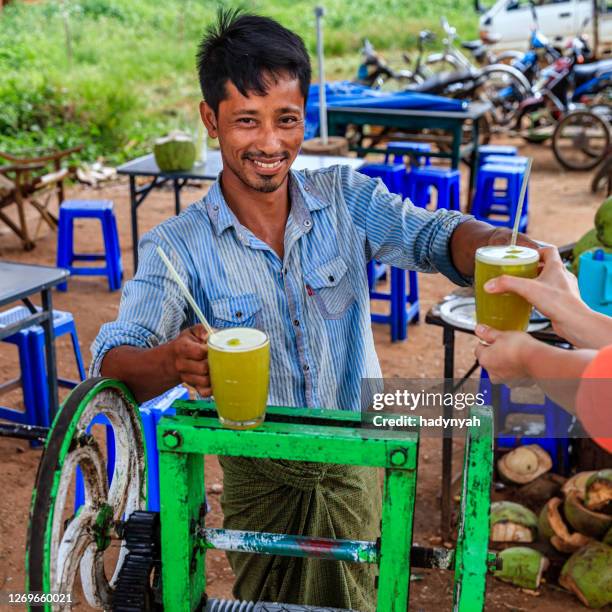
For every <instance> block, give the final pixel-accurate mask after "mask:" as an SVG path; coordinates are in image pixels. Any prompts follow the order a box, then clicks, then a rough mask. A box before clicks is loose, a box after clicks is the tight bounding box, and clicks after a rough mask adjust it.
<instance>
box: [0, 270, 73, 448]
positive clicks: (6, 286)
mask: <svg viewBox="0 0 612 612" xmlns="http://www.w3.org/2000/svg"><path fill="white" fill-rule="evenodd" d="M68 276H70V273H69V272H68V270H64V269H62V268H50V267H47V266H34V265H27V264H20V263H12V262H8V261H0V308H2V307H3V306H6V305H8V304H11V303H12V302H17V301H19V300H21V301H22V302H23V303H24V304H25V305H26V307H27V308H28V310H29V311H30V313H31V314H30V315H29V316H28V317H26V318H25V319H22V320H21V321H17V322H16V323H13V324H12V325H7V326H6V327H4V328H2V329H0V340H2V339H3V338H6V337H8V336H12V335H13V334H15V333H17V332H19V331H21V330H22V329H26V328H27V327H30V326H31V325H41V326H42V328H43V330H44V333H45V353H46V361H47V384H48V390H49V410H50V415H49V416H50V419H51V420H53V417H54V416H55V414H56V413H57V410H58V407H59V400H58V395H57V366H56V359H55V343H54V339H55V338H54V336H55V335H54V331H53V306H52V301H51V289H52V288H53V287H55V286H56V285H59V284H60V283H63V282H64V281H65V280H66V278H68ZM36 293H40V295H41V305H42V310H41V311H40V312H39V311H38V310H37V309H36V307H35V306H34V304H32V302H31V301H30V297H31V296H32V295H34V294H36ZM34 429H39V428H31V427H27V426H22V425H20V426H17V425H6V424H2V425H0V435H11V436H16V437H26V438H30V437H38V436H37V435H30V434H28V432H30V433H32V431H33V430H34ZM22 430H23V431H22ZM31 430H32V431H31ZM34 433H36V432H34Z"/></svg>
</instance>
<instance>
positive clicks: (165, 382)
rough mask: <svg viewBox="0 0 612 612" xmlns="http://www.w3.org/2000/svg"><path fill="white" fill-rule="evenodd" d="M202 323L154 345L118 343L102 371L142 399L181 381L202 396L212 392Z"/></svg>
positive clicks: (145, 399)
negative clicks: (139, 346) (143, 346)
mask: <svg viewBox="0 0 612 612" xmlns="http://www.w3.org/2000/svg"><path fill="white" fill-rule="evenodd" d="M206 339H207V336H206V332H205V331H204V328H203V326H202V325H194V326H193V327H190V328H189V329H186V330H184V331H183V332H181V334H180V335H179V336H178V337H177V338H175V339H174V340H171V341H170V342H167V343H165V344H162V345H160V346H156V347H154V348H137V347H133V346H117V347H115V348H113V349H111V350H110V351H108V353H107V354H106V355H105V356H104V360H103V361H102V367H101V370H100V371H101V374H102V375H103V376H108V377H110V378H115V379H117V380H121V381H122V382H124V383H125V384H126V385H127V386H128V387H129V388H130V389H131V391H132V393H134V396H135V397H136V400H137V401H138V402H145V401H147V400H149V399H151V398H153V397H156V396H157V395H160V394H161V393H163V392H164V391H166V390H167V389H170V388H171V387H174V386H176V385H178V384H179V383H181V382H182V383H185V384H188V385H190V386H192V387H194V388H195V389H196V391H197V392H198V393H199V394H200V395H201V396H202V397H209V396H210V395H211V392H212V391H211V388H210V378H209V375H208V347H207V346H206Z"/></svg>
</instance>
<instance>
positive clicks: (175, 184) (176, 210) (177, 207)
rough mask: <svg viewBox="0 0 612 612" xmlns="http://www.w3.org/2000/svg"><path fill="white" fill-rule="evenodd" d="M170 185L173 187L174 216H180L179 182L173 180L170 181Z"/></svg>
mask: <svg viewBox="0 0 612 612" xmlns="http://www.w3.org/2000/svg"><path fill="white" fill-rule="evenodd" d="M184 184H185V183H183V185H184ZM172 185H173V187H174V214H175V215H180V214H181V187H182V186H183V185H181V182H180V181H179V180H178V179H174V180H173V181H172Z"/></svg>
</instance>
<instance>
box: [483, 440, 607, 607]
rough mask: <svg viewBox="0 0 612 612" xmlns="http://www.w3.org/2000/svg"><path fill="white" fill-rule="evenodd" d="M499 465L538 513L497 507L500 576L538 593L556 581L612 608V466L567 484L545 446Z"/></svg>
mask: <svg viewBox="0 0 612 612" xmlns="http://www.w3.org/2000/svg"><path fill="white" fill-rule="evenodd" d="M497 468H498V472H499V475H500V477H501V478H502V480H504V481H505V482H506V483H509V484H511V485H515V486H512V487H509V488H508V490H509V491H514V493H515V496H516V498H518V499H521V500H527V503H528V505H530V506H531V509H530V508H529V507H527V505H524V504H522V503H517V502H516V501H496V502H493V504H491V519H490V520H491V543H492V546H493V547H494V548H496V549H502V550H501V552H499V556H500V557H501V559H502V568H501V569H499V570H497V571H495V573H494V575H495V576H496V577H497V578H499V579H500V580H503V581H505V582H510V583H512V584H514V585H516V586H519V587H521V588H524V589H531V590H535V589H538V588H539V586H540V584H541V582H542V581H543V580H546V581H548V582H554V581H556V582H558V583H559V584H560V585H561V586H562V587H563V588H565V589H567V590H568V591H571V592H572V593H574V594H575V595H576V596H577V597H578V599H579V600H580V601H581V602H582V603H583V604H584V605H585V606H587V607H589V608H602V607H604V606H606V605H610V604H612V469H603V470H599V471H590V472H580V473H578V474H576V475H574V476H572V477H571V478H569V479H565V478H563V477H561V476H558V475H557V474H552V473H550V470H551V468H552V461H551V458H550V456H549V455H548V453H547V452H546V451H545V450H544V449H542V448H541V447H540V446H539V445H537V444H532V445H527V446H521V447H517V448H516V449H514V450H512V451H510V452H509V453H507V454H505V455H504V456H503V457H502V458H501V459H500V460H499V461H498V463H497ZM516 485H518V487H517V486H516ZM510 496H512V495H510ZM534 509H535V510H536V511H535V512H534ZM537 510H539V512H538V511H537Z"/></svg>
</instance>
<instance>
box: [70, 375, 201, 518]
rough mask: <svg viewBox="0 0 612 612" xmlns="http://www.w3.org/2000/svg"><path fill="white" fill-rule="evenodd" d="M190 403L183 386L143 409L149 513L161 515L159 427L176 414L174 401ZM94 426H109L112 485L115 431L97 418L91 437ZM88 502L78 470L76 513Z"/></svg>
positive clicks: (187, 393) (102, 417)
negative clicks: (159, 423)
mask: <svg viewBox="0 0 612 612" xmlns="http://www.w3.org/2000/svg"><path fill="white" fill-rule="evenodd" d="M180 399H189V391H188V389H187V388H186V387H184V386H183V385H177V386H176V387H173V388H172V389H169V390H168V391H166V392H165V393H163V394H162V395H159V396H158V397H155V398H153V399H151V400H149V401H147V402H145V403H144V404H141V406H140V419H141V421H142V430H143V434H144V439H145V450H146V453H147V509H148V510H149V511H151V512H159V462H158V451H157V434H156V428H157V423H158V422H159V420H160V419H161V418H162V416H164V415H166V416H170V415H174V414H175V410H174V408H173V407H172V404H173V402H174V401H175V400H180ZM93 425H105V426H106V456H107V457H106V468H107V475H108V482H109V484H110V482H111V480H112V478H113V472H114V470H115V437H114V434H113V428H112V426H111V425H110V423H109V421H108V420H107V419H106V417H104V416H103V415H99V416H98V417H96V418H95V419H94V420H93V421H92V422H91V423H90V425H89V427H88V428H87V431H88V433H91V428H92V427H93ZM84 500H85V489H84V485H83V475H82V474H81V471H80V469H78V468H77V476H76V489H75V495H74V509H75V510H77V509H78V508H79V506H81V505H82V504H83V502H84Z"/></svg>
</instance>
